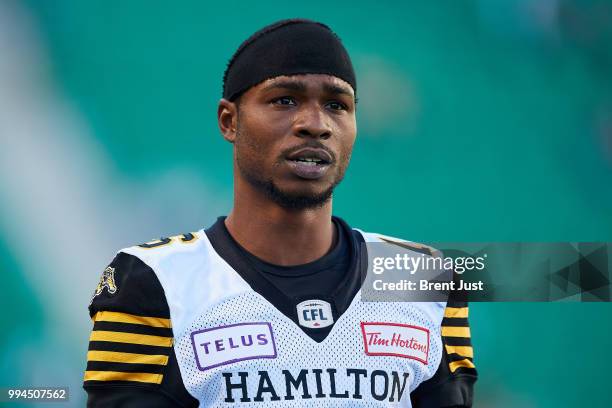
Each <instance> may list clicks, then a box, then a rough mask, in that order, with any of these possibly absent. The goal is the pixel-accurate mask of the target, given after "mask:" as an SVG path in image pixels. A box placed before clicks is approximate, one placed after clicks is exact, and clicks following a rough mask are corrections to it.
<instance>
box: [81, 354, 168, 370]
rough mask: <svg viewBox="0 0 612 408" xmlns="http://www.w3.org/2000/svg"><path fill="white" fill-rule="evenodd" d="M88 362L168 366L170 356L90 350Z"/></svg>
mask: <svg viewBox="0 0 612 408" xmlns="http://www.w3.org/2000/svg"><path fill="white" fill-rule="evenodd" d="M87 361H108V362H112V363H131V364H157V365H164V366H165V365H167V364H168V356H164V355H159V354H152V355H149V354H136V353H121V352H117V351H98V350H90V351H89V352H87Z"/></svg>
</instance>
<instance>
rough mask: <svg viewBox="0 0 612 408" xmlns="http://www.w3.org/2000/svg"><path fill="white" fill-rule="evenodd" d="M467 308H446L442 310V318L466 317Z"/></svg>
mask: <svg viewBox="0 0 612 408" xmlns="http://www.w3.org/2000/svg"><path fill="white" fill-rule="evenodd" d="M468 313H469V308H468V307H447V308H446V310H444V317H465V318H467V317H468Z"/></svg>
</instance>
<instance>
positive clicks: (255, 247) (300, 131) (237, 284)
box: [84, 19, 476, 407]
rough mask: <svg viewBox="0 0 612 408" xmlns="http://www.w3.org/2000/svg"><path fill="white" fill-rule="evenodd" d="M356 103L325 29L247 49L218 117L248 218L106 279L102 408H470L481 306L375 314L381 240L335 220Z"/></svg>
mask: <svg viewBox="0 0 612 408" xmlns="http://www.w3.org/2000/svg"><path fill="white" fill-rule="evenodd" d="M356 88H357V87H356V79H355V74H354V72H353V67H352V65H351V61H350V58H349V56H348V53H347V52H346V50H345V49H344V47H343V46H342V44H341V42H340V40H339V39H338V37H337V36H336V35H335V34H334V33H333V32H332V31H331V30H330V29H329V28H328V27H327V26H325V25H323V24H320V23H316V22H313V21H309V20H297V19H296V20H283V21H280V22H277V23H275V24H272V25H270V26H267V27H265V28H263V29H262V30H260V31H258V32H257V33H255V34H253V35H252V36H251V37H250V38H249V39H247V40H246V41H245V42H244V43H243V44H242V45H241V46H240V48H239V49H238V50H237V51H236V53H235V54H234V56H233V57H232V59H231V61H230V63H229V64H228V67H227V70H226V72H225V77H224V86H223V99H221V101H220V103H219V108H218V122H219V128H220V130H221V133H222V134H223V137H224V138H225V139H226V140H227V141H228V142H230V143H231V144H232V145H233V151H234V179H235V189H234V207H233V209H232V211H231V212H230V214H229V215H228V216H227V217H220V218H219V219H218V221H217V222H216V223H215V224H214V225H213V226H211V227H210V228H208V229H207V230H200V231H197V232H193V233H188V234H184V235H180V236H175V237H170V238H162V239H160V240H157V241H153V242H150V243H147V244H142V245H139V246H136V247H131V248H127V249H124V250H122V251H120V252H119V253H118V255H117V256H116V257H115V259H114V260H113V261H112V263H111V264H110V265H109V266H108V267H107V268H106V270H105V271H104V274H103V276H102V279H101V280H100V284H99V285H98V288H97V289H96V292H95V294H94V297H93V299H92V303H91V305H90V308H89V310H90V314H91V316H92V318H93V320H94V328H93V331H92V334H91V338H90V345H89V352H88V363H87V370H86V372H85V384H84V387H85V389H86V390H87V392H88V395H89V399H88V404H89V405H90V406H127V407H131V406H143V407H154V406H198V404H199V405H200V406H206V407H208V406H224V405H232V404H237V405H245V406H248V405H252V406H310V405H312V406H330V407H335V406H348V407H353V406H387V405H395V404H397V403H399V404H400V405H401V406H407V407H409V406H415V407H451V406H454V407H468V406H471V400H472V385H473V383H474V381H475V378H476V371H475V369H474V365H473V363H472V348H471V345H470V339H469V327H468V325H467V306H466V305H453V307H450V306H447V307H446V308H445V305H444V303H434V302H422V303H409V302H389V303H375V302H374V303H373V302H365V301H363V300H362V299H361V294H360V285H361V282H362V279H361V278H362V274H363V273H364V271H365V270H366V268H367V263H368V259H367V253H366V251H365V246H364V245H363V243H364V242H382V241H381V237H380V236H379V235H377V234H371V233H364V232H360V231H358V230H354V229H351V228H350V227H349V226H348V225H347V224H346V223H345V222H344V221H343V220H342V219H340V218H337V217H332V200H331V196H332V192H333V189H334V187H335V186H336V185H338V183H340V181H341V180H342V178H343V176H344V173H345V170H346V168H347V166H348V164H349V159H350V156H351V151H352V148H353V143H354V141H355V136H356V122H355V111H356V97H355V91H356ZM385 336H387V338H385ZM402 339H404V340H402ZM411 404H412V405H411Z"/></svg>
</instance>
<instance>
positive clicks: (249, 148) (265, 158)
mask: <svg viewBox="0 0 612 408" xmlns="http://www.w3.org/2000/svg"><path fill="white" fill-rule="evenodd" d="M277 140H278V138H276V137H274V134H273V132H272V131H271V129H269V128H268V126H266V124H265V123H263V122H261V121H258V120H248V119H246V118H245V119H244V120H241V121H240V122H239V124H238V135H237V137H236V142H235V149H236V154H237V155H238V156H239V157H240V159H241V160H242V161H243V162H244V161H249V162H256V163H257V166H258V167H261V166H264V165H265V164H266V163H272V162H274V161H275V160H276V157H277V156H278V146H276V141H277Z"/></svg>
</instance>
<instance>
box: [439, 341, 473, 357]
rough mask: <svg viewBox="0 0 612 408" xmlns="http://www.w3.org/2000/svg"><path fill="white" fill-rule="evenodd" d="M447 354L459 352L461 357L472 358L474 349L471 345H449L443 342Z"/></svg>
mask: <svg viewBox="0 0 612 408" xmlns="http://www.w3.org/2000/svg"><path fill="white" fill-rule="evenodd" d="M445 347H446V352H447V353H448V354H459V355H460V356H463V357H470V358H474V349H473V348H472V347H471V346H449V345H448V344H445Z"/></svg>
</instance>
